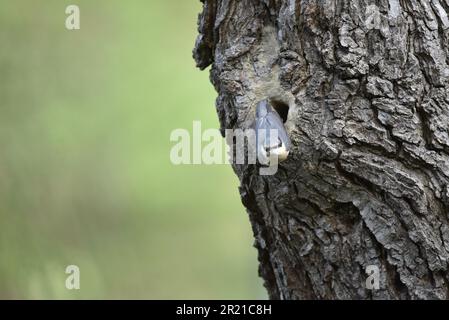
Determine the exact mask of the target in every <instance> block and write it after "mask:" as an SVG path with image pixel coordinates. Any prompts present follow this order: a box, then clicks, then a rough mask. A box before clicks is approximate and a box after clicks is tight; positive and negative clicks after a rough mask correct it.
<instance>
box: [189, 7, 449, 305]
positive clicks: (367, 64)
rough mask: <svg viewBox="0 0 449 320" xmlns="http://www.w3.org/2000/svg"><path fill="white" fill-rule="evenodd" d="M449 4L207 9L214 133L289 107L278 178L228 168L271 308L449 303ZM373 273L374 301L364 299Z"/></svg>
mask: <svg viewBox="0 0 449 320" xmlns="http://www.w3.org/2000/svg"><path fill="white" fill-rule="evenodd" d="M448 13H449V0H203V12H202V13H201V14H200V17H199V33H200V34H199V36H198V39H197V42H196V46H195V50H194V57H195V59H196V62H197V65H198V67H200V68H201V69H204V68H206V67H207V66H209V65H212V68H211V71H210V72H211V81H212V83H213V84H214V86H215V88H216V90H217V92H218V98H217V101H216V107H217V112H218V116H219V119H220V124H221V129H222V131H223V132H224V129H227V128H230V129H233V128H234V129H235V128H247V127H248V126H249V125H250V123H251V122H252V120H253V119H254V108H255V106H256V103H257V102H258V101H260V100H262V99H264V98H272V99H275V100H276V101H279V102H281V103H283V104H285V105H287V106H288V107H289V109H288V118H287V121H286V124H285V125H286V128H287V131H288V132H289V134H290V137H291V140H292V143H293V149H292V151H291V152H290V155H289V158H288V159H287V160H286V161H285V162H282V163H281V164H280V167H279V170H278V172H277V173H276V174H275V175H273V176H262V175H259V172H258V170H257V168H256V166H254V165H233V168H234V170H235V172H236V174H237V175H238V177H239V179H240V182H241V186H240V194H241V197H242V202H243V204H244V205H245V206H246V208H247V210H248V213H249V217H250V221H251V224H252V227H253V231H254V237H255V246H256V248H257V249H258V252H259V262H260V267H259V273H260V275H261V276H262V277H263V279H264V281H265V287H266V289H267V290H268V293H269V296H270V298H273V299H448V298H449V275H448V259H449V220H448V219H449V216H448V214H449V89H448V86H447V84H448V77H449V68H448V63H449V51H448V50H449V42H448V39H449V20H448ZM369 265H375V266H378V268H379V271H380V288H379V289H378V290H376V289H373V290H371V289H368V288H367V287H366V285H365V284H366V279H367V274H366V268H367V266H369Z"/></svg>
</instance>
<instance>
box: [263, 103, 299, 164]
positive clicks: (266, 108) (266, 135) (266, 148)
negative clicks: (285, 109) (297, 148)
mask: <svg viewBox="0 0 449 320" xmlns="http://www.w3.org/2000/svg"><path fill="white" fill-rule="evenodd" d="M262 129H263V130H262ZM273 129H274V130H276V133H277V134H273V132H272V131H271V130H273ZM255 130H256V146H257V156H258V159H259V161H260V162H261V163H263V164H268V163H269V161H270V160H269V159H270V155H275V156H277V158H278V161H279V162H280V161H283V160H285V159H287V156H288V154H289V152H290V148H291V141H290V137H289V136H288V133H287V131H286V130H285V127H284V123H283V122H282V119H281V117H280V116H279V114H278V113H277V112H276V110H275V109H274V108H273V107H272V106H271V104H270V102H269V101H268V100H262V101H260V102H259V103H258V104H257V107H256V122H255Z"/></svg>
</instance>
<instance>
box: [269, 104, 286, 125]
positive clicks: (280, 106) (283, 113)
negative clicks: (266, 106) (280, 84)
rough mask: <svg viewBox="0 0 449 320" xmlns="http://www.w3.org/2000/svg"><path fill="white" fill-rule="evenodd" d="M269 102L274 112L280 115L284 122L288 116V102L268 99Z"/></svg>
mask: <svg viewBox="0 0 449 320" xmlns="http://www.w3.org/2000/svg"><path fill="white" fill-rule="evenodd" d="M270 102H271V105H272V106H273V108H274V110H276V112H277V113H278V114H279V116H280V117H281V119H282V122H283V123H285V122H286V121H287V118H288V109H289V107H288V104H286V103H284V102H282V101H279V100H270Z"/></svg>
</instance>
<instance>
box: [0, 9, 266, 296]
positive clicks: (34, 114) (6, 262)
mask: <svg viewBox="0 0 449 320" xmlns="http://www.w3.org/2000/svg"><path fill="white" fill-rule="evenodd" d="M69 4H77V5H79V7H80V10H81V30H77V31H68V30H66V29H65V19H66V14H65V8H66V6H67V5H69ZM200 10H201V3H200V2H199V1H196V0H192V1H190V0H189V1H185V0H132V1H123V0H121V1H118V0H117V1H113V0H95V1H91V0H85V1H62V0H53V1H51V0H38V1H36V0H33V1H31V0H9V1H6V0H2V1H1V5H0V44H1V49H0V298H6V299H14V298H24V299H80V298H84V299H103V298H110V299H118V298H121V299H196V298H202V299H243V298H248V299H249V298H265V297H266V294H265V291H264V289H263V288H262V285H261V280H260V279H259V278H258V276H257V257H256V250H255V249H254V248H253V247H252V242H253V240H252V231H251V228H250V224H249V221H248V217H247V214H246V213H245V210H244V208H243V206H242V205H241V203H240V200H239V196H238V190H237V186H238V181H237V178H236V177H235V176H234V174H233V172H232V169H231V168H230V167H229V166H226V165H214V166H206V165H196V166H194V165H191V166H188V165H181V166H175V165H172V164H171V163H170V160H169V151H170V148H171V147H172V146H173V145H174V143H172V142H170V141H169V136H170V132H171V131H172V130H173V129H175V128H186V129H188V130H189V131H191V130H192V129H191V128H192V121H193V120H201V121H202V126H203V129H205V128H218V121H217V116H216V113H215V108H214V100H215V97H216V93H215V92H214V90H213V87H212V85H211V84H210V83H209V80H208V76H209V74H208V72H200V71H199V70H198V69H196V68H195V65H194V61H193V59H192V58H191V51H192V47H193V45H194V41H195V37H196V29H197V27H196V21H197V14H198V13H199V12H200ZM70 264H75V265H78V266H79V267H80V270H81V289H80V290H67V289H66V288H65V279H66V277H67V275H66V274H65V268H66V266H67V265H70Z"/></svg>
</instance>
